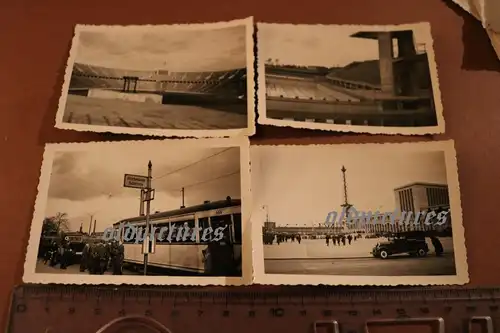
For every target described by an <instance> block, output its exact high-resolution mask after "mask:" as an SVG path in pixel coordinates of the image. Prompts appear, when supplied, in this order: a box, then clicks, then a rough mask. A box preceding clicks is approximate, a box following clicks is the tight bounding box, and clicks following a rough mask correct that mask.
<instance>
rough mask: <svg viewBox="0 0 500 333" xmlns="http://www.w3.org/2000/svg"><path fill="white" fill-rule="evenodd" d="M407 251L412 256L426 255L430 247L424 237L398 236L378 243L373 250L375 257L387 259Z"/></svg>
mask: <svg viewBox="0 0 500 333" xmlns="http://www.w3.org/2000/svg"><path fill="white" fill-rule="evenodd" d="M404 253H407V254H409V255H411V256H418V257H425V256H426V255H427V253H429V247H428V246H427V243H426V241H425V238H423V237H412V238H410V237H406V236H397V237H394V238H389V240H388V241H386V242H380V243H378V244H377V245H376V246H375V247H374V248H373V250H372V255H373V256H374V257H375V258H380V259H387V258H389V257H390V256H392V255H394V254H404Z"/></svg>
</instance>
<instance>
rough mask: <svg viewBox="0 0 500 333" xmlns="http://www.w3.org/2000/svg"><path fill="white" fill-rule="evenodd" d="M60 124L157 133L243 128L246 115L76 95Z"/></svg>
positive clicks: (67, 105) (70, 98) (68, 100)
mask: <svg viewBox="0 0 500 333" xmlns="http://www.w3.org/2000/svg"><path fill="white" fill-rule="evenodd" d="M63 121H64V122H66V123H73V124H85V125H99V126H117V127H135V128H161V129H238V128H246V127H247V115H246V114H237V113H233V112H227V111H221V110H213V109H205V108H202V107H199V106H191V105H165V104H155V103H141V102H128V101H122V100H108V99H101V98H91V97H85V96H78V95H68V99H67V102H66V109H65V112H64V117H63Z"/></svg>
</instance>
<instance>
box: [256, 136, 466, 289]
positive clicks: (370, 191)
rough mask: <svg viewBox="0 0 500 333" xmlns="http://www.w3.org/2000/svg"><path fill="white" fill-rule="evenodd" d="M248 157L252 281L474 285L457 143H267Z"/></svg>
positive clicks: (265, 282)
mask: <svg viewBox="0 0 500 333" xmlns="http://www.w3.org/2000/svg"><path fill="white" fill-rule="evenodd" d="M250 156H251V160H252V195H253V209H252V218H251V224H252V234H253V237H252V239H253V265H254V267H253V268H254V282H255V283H258V284H287V285H319V284H327V285H375V286H377V285H380V286H383V285H393V286H394V285H455V284H456V285H462V284H465V283H467V282H468V281H469V275H468V265H467V254H466V246H465V237H464V227H463V224H462V208H461V202H460V188H459V182H458V169H457V161H456V152H455V148H454V143H453V141H436V142H420V143H396V144H395V143H387V144H345V145H304V146H266V145H261V146H252V147H251V149H250ZM405 211H406V213H407V214H406V217H405V218H404V219H402V218H401V217H402V212H405ZM335 213H338V215H336V214H335ZM411 213H413V214H411ZM419 213H420V214H419ZM335 215H336V216H335ZM391 216H394V218H391ZM417 216H419V218H418V219H417V218H416V217H417ZM428 216H429V219H428V218H427V217H428ZM356 217H359V219H357V220H356V219H355V218H356ZM382 221H383V222H382Z"/></svg>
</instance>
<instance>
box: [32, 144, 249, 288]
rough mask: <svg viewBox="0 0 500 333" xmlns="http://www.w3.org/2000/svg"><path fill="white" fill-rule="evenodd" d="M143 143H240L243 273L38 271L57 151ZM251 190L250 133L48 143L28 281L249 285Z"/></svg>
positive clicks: (169, 146)
mask: <svg viewBox="0 0 500 333" xmlns="http://www.w3.org/2000/svg"><path fill="white" fill-rule="evenodd" d="M133 145H136V146H139V145H140V147H141V148H142V149H144V148H151V149H169V151H170V152H174V151H175V150H177V151H180V152H182V151H185V150H186V149H189V148H190V147H193V148H200V147H206V148H216V147H239V149H240V176H241V179H240V180H241V201H242V228H241V229H242V277H191V276H143V275H140V276H132V275H89V274H64V273H59V274H50V273H37V272H36V264H37V259H38V258H37V257H38V246H39V244H40V234H41V231H42V224H43V220H44V218H45V210H46V206H47V197H48V190H49V185H50V179H51V173H52V166H53V161H54V155H55V153H57V152H75V151H90V152H99V151H103V152H104V151H105V150H107V149H111V150H116V149H120V148H122V147H130V146H133ZM251 208H252V203H251V193H250V155H249V140H248V138H246V137H240V138H228V139H184V140H149V141H128V142H127V141H125V142H91V143H59V144H47V145H46V146H45V151H44V154H43V162H42V168H41V176H40V180H39V184H38V194H37V198H36V202H35V209H34V214H33V220H32V223H31V229H30V236H29V243H28V248H27V253H26V258H25V262H24V273H23V282H24V283H45V284H48V283H56V284H113V285H120V284H132V285H198V286H206V285H247V284H250V283H251V282H252V254H251V253H252V244H251V241H252V239H251V236H252V233H251V228H250V213H251V211H250V210H251Z"/></svg>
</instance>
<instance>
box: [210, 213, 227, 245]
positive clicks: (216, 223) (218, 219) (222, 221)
mask: <svg viewBox="0 0 500 333" xmlns="http://www.w3.org/2000/svg"><path fill="white" fill-rule="evenodd" d="M210 225H211V227H212V229H213V230H214V231H215V230H216V229H217V228H221V227H222V228H224V227H225V229H224V234H225V235H226V236H230V232H231V215H219V216H212V217H210ZM231 238H232V237H230V238H229V239H231Z"/></svg>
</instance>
